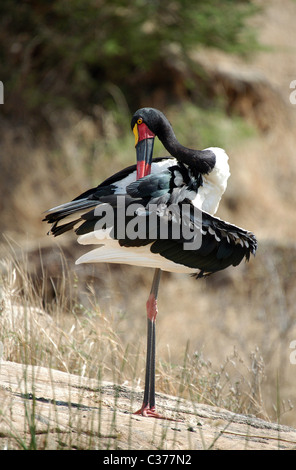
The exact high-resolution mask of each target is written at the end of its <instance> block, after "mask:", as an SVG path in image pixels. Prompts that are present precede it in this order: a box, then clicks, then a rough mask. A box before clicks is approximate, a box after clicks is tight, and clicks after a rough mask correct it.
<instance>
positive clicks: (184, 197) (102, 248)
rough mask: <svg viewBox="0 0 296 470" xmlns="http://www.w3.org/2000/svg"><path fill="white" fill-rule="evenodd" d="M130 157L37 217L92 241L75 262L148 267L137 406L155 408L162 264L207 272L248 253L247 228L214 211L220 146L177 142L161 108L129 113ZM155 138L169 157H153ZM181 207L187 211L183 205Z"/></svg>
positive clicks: (223, 175) (223, 163) (220, 181)
mask: <svg viewBox="0 0 296 470" xmlns="http://www.w3.org/2000/svg"><path fill="white" fill-rule="evenodd" d="M131 128H132V130H133V132H134V135H135V146H136V154H137V164H136V165H132V166H130V167H128V168H125V169H124V170H122V171H119V172H118V173H116V174H114V175H113V176H111V177H110V178H108V179H106V180H105V181H104V182H103V183H101V184H99V185H98V186H97V187H96V188H93V189H90V190H88V191H86V192H85V193H83V194H81V195H80V196H78V197H77V198H75V199H74V200H73V201H71V202H68V203H65V204H62V205H60V206H57V207H54V208H53V209H50V210H49V211H48V212H47V215H46V216H45V218H44V219H43V220H45V221H47V222H48V223H50V224H52V227H51V229H50V231H49V234H53V235H54V236H57V235H60V234H62V233H64V232H66V231H68V230H71V229H74V230H75V232H76V234H77V235H78V242H79V243H81V244H85V245H88V244H95V245H99V247H98V248H96V249H94V250H92V251H90V252H88V253H86V254H84V255H82V256H81V257H80V258H79V259H78V260H77V261H76V264H79V263H89V262H92V263H98V262H108V263H123V264H130V265H137V266H145V267H153V268H155V273H154V278H153V283H152V287H151V292H150V295H149V298H148V301H147V304H146V307H147V322H148V323H147V324H148V328H147V357H146V375H145V390H144V399H143V404H142V407H141V409H140V410H139V411H138V412H137V413H138V414H141V415H143V416H153V417H156V418H161V417H162V416H160V415H159V414H158V413H157V412H156V410H155V320H156V315H157V295H158V287H159V281H160V275H161V270H164V271H171V272H177V273H191V274H195V275H196V277H197V278H200V277H204V276H207V275H209V274H211V273H214V272H216V271H219V270H222V269H225V268H227V267H229V266H231V265H232V266H237V265H238V264H239V263H240V262H241V261H242V260H243V259H244V258H245V259H246V260H247V261H248V260H249V258H250V255H251V254H253V255H255V252H256V249H257V241H256V238H255V236H254V234H253V233H251V232H249V231H247V230H244V229H242V228H240V227H236V226H235V225H232V224H230V223H228V222H225V221H223V220H221V219H219V218H217V217H214V215H213V214H215V212H216V210H217V208H218V205H219V202H220V199H221V196H222V194H223V193H224V191H225V189H226V186H227V180H228V177H229V175H230V172H229V165H228V156H227V154H226V153H225V151H224V150H223V149H220V148H216V147H213V148H208V149H205V150H193V149H189V148H187V147H184V146H182V145H181V144H180V143H179V142H178V140H177V138H176V136H175V133H174V131H173V128H172V126H171V124H170V123H169V121H168V119H167V118H166V117H165V116H164V114H163V113H162V112H160V111H158V110H156V109H154V108H142V109H139V110H138V111H137V112H136V113H135V114H134V116H133V117H132V120H131ZM156 136H157V137H158V138H159V139H160V141H161V142H162V144H163V145H164V147H165V148H166V150H167V151H168V152H169V154H170V155H169V156H166V157H162V158H156V159H152V154H153V144H154V139H155V137H156ZM183 209H186V210H183Z"/></svg>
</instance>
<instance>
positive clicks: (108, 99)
mask: <svg viewBox="0 0 296 470" xmlns="http://www.w3.org/2000/svg"><path fill="white" fill-rule="evenodd" d="M255 11H257V7H255V6H254V4H253V3H252V2H251V1H245V0H240V1H235V0H224V1H223V2H219V1H218V0H209V1H208V2H204V1H202V0H180V1H174V0H161V1H153V2H152V1H149V0H136V1H134V2H131V1H129V0H110V1H108V2H107V1H105V0H73V1H71V2H69V1H68V0H55V1H52V2H48V1H43V2H36V1H33V0H31V1H26V2H17V1H16V0H3V1H2V2H1V5H0V16H1V20H2V24H1V32H0V46H1V47H0V63H1V77H0V78H1V80H2V81H3V83H4V85H5V94H6V105H5V108H4V112H5V113H8V114H13V113H16V114H17V115H21V117H24V116H25V115H26V113H28V112H30V113H32V112H33V111H34V112H35V113H39V117H40V115H41V116H42V114H43V113H44V111H45V109H44V108H46V107H47V106H48V105H50V106H53V107H55V108H60V109H65V108H68V107H69V106H70V107H74V108H75V109H78V110H81V111H83V112H87V113H91V112H92V110H93V106H94V104H97V103H99V104H100V105H103V106H104V107H105V108H106V107H110V106H112V105H113V106H114V93H113V92H112V90H113V89H114V88H112V87H114V86H115V87H118V88H119V90H120V91H121V93H123V94H124V96H125V97H126V100H127V102H128V103H129V104H133V105H135V106H137V100H138V99H139V97H140V94H141V85H142V84H143V77H145V74H148V73H149V71H151V70H152V69H154V70H155V69H156V70H158V71H159V73H160V74H161V70H162V69H163V70H165V69H164V68H165V66H166V65H167V62H168V59H169V57H170V51H171V49H172V48H173V49H174V51H178V55H179V57H182V60H184V61H185V62H186V61H187V62H188V61H189V60H190V59H189V53H190V51H191V50H192V48H197V47H200V46H207V47H215V48H219V49H223V50H226V51H230V52H236V53H247V52H250V51H251V50H253V49H254V47H256V39H255V35H254V31H253V30H252V29H250V27H249V26H248V24H247V20H248V18H249V17H250V15H252V14H253V13H254V12H255ZM146 78H147V77H146ZM146 78H145V80H144V83H145V87H146V88H147V90H148V91H149V86H151V83H149V77H148V79H146ZM163 86H164V87H165V86H166V83H165V80H164V83H163ZM142 91H143V90H142Z"/></svg>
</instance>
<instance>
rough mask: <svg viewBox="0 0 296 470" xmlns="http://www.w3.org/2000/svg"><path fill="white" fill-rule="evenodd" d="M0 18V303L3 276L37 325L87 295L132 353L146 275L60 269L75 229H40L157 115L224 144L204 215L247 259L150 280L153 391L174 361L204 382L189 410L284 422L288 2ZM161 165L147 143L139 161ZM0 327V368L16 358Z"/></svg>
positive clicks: (114, 167)
mask: <svg viewBox="0 0 296 470" xmlns="http://www.w3.org/2000/svg"><path fill="white" fill-rule="evenodd" d="M0 18H1V20H0V21H1V28H0V46H1V47H0V80H1V81H2V82H3V85H4V104H3V105H0V136H1V147H0V148H1V150H0V158H1V160H0V208H1V260H2V265H1V266H2V268H1V269H2V272H3V276H2V284H1V288H2V290H3V291H5V289H6V290H7V283H8V280H7V279H8V277H9V276H8V277H7V272H10V274H11V273H14V275H13V276H12V277H13V279H12V277H10V281H9V282H10V284H9V285H10V287H11V286H12V284H13V287H11V289H10V294H12V293H13V295H14V296H15V302H18V303H20V302H21V298H22V296H23V297H24V296H25V293H26V289H25V287H24V279H26V280H27V281H28V279H29V280H30V282H31V283H32V286H34V289H33V290H34V295H35V297H38V298H39V300H40V302H41V303H40V305H42V308H43V309H44V311H45V312H50V311H51V310H52V305H53V303H55V304H57V303H58V299H59V297H60V296H61V295H62V296H63V308H64V311H65V315H68V316H69V315H70V316H71V315H72V316H73V314H74V313H75V315H76V316H77V315H78V316H80V317H79V318H83V317H86V316H87V315H90V312H91V311H92V312H94V309H92V305H93V302H94V301H93V300H92V301H91V300H90V295H92V297H93V298H95V305H96V309H99V311H100V312H101V314H102V312H103V314H104V315H105V317H104V318H109V319H110V318H112V322H113V323H112V327H114V329H115V331H116V334H117V338H120V339H118V341H121V343H122V344H124V345H127V344H129V345H131V346H130V347H131V348H132V347H133V345H136V346H137V347H138V345H139V341H140V349H141V348H142V349H143V354H144V349H145V336H146V333H145V329H146V318H145V302H146V299H147V296H148V293H149V289H150V284H151V281H152V275H153V271H152V270H150V269H139V268H136V267H127V266H116V265H97V266H83V267H79V268H78V267H75V265H74V261H75V259H76V258H77V257H78V256H79V255H80V254H82V253H83V252H84V251H85V248H83V247H81V246H79V245H78V244H77V243H76V241H75V236H74V234H67V235H65V236H64V237H61V238H60V239H59V238H58V239H52V238H50V237H48V236H47V235H46V233H47V230H48V227H47V226H46V225H45V224H44V223H43V222H42V218H43V213H44V211H46V210H47V209H48V208H50V207H53V206H55V205H58V204H61V203H63V202H67V201H69V200H71V199H73V198H74V197H76V196H77V195H79V194H80V193H81V192H83V191H85V190H87V189H89V188H90V187H93V186H96V185H97V184H99V183H100V182H102V181H103V179H105V178H106V177H107V176H109V175H111V174H113V173H114V172H116V171H118V170H120V169H122V168H123V167H125V166H128V165H130V164H132V163H134V162H135V150H134V137H133V134H132V132H131V129H130V119H131V116H132V115H133V113H134V112H135V111H136V109H138V108H140V107H143V106H152V107H156V108H159V109H160V110H162V111H163V112H164V113H165V114H166V115H167V117H168V118H169V120H170V121H171V123H172V125H173V127H174V130H175V133H176V135H177V137H178V139H179V141H180V142H182V143H183V145H186V146H189V147H193V148H205V147H208V146H220V147H223V148H225V149H226V151H227V153H228V155H229V157H230V168H231V178H230V180H229V185H228V188H227V191H226V193H225V195H224V197H223V199H222V202H221V204H220V208H219V210H218V214H217V215H218V216H219V217H221V218H223V219H225V220H227V221H229V222H231V223H234V224H236V225H239V226H242V227H244V228H246V229H248V230H251V231H253V232H254V233H255V234H256V236H257V238H258V243H259V247H258V254H257V256H256V258H255V259H251V261H250V263H249V264H242V265H241V266H239V267H238V268H233V269H232V268H230V269H228V270H227V271H225V272H221V273H218V274H216V275H214V276H212V277H210V278H208V279H206V280H201V281H195V280H194V279H192V278H191V277H189V276H182V275H175V274H169V273H164V274H163V278H162V284H161V289H160V298H159V311H160V313H159V317H158V327H157V329H158V337H157V354H158V358H159V363H158V370H157V374H158V375H157V380H158V384H157V386H158V389H159V390H162V391H164V392H165V391H169V392H171V393H174V392H175V391H174V390H172V389H171V388H169V385H168V382H169V380H165V379H164V377H168V376H169V372H168V370H170V373H172V375H173V374H174V369H175V370H177V371H179V369H178V367H179V366H180V364H184V357H186V361H187V363H188V364H189V365H190V367H191V374H192V375H191V378H190V379H188V380H189V381H190V380H191V381H193V380H195V381H196V383H197V382H198V383H199V385H201V378H203V384H205V382H207V383H208V384H210V386H209V387H208V388H207V389H206V388H204V389H203V390H206V391H207V394H206V392H203V394H201V393H200V394H199V395H198V396H196V397H195V399H198V400H200V401H203V400H204V401H206V402H208V403H212V404H216V405H219V406H225V407H229V408H230V409H232V410H234V411H243V412H250V413H253V414H256V415H258V416H261V417H264V418H265V419H271V420H273V421H276V420H278V421H280V422H281V423H286V424H291V425H293V426H296V415H295V411H294V409H293V403H294V404H295V402H296V398H295V389H296V365H295V364H293V363H292V362H293V361H291V353H293V349H291V347H290V343H291V342H292V341H293V340H296V315H295V313H296V312H295V309H296V307H295V305H296V293H295V273H296V247H295V234H296V214H295V201H296V185H295V176H296V158H295V148H296V132H295V121H296V104H293V99H291V93H292V92H293V89H292V88H290V84H291V82H292V81H293V80H295V79H296V28H295V18H296V2H295V1H294V0H281V1H278V0H261V1H260V0H253V1H251V0H250V1H247V0H241V1H237V0H236V1H235V0H223V1H217V0H209V1H207V2H204V1H201V0H180V1H177V0H161V1H160V0H135V1H133V2H131V1H128V0H108V1H106V0H73V1H71V2H69V1H68V0H55V1H50V2H49V1H43V2H37V1H29V0H27V1H23V2H17V1H14V0H2V1H1V5H0ZM164 152H165V151H164V149H163V148H162V146H161V144H160V143H159V142H158V143H156V146H155V156H160V155H163V154H164ZM7 259H10V262H11V263H12V268H11V267H10V271H9V269H8V268H7V263H8V261H7ZM24 259H25V268H24V267H23V268H22V270H21V269H20V263H21V262H23V260H24ZM21 260H22V261H21ZM13 266H14V268H13ZM17 277H18V278H19V279H16V278H17ZM31 292H32V291H31ZM33 301H34V300H33V298H32V302H33ZM35 301H36V298H35ZM3 305H4V304H3ZM2 307H3V306H2ZM4 310H5V309H4V307H3V308H2V320H3V318H4V317H3V315H4V314H3V311H4ZM96 311H98V310H96ZM73 312H74V313H73ZM75 318H76V317H75ZM108 321H109V320H108ZM110 321H111V320H110ZM0 322H1V317H0ZM4 323H5V322H4V320H3V321H2V327H1V324H0V332H1V338H2V339H1V338H0V339H1V341H2V342H3V345H4V354H5V358H6V359H7V360H17V356H16V355H15V347H16V346H15V345H14V346H12V345H11V343H8V338H10V337H12V336H13V335H12V330H11V329H10V330H9V329H5V328H4V326H3V325H4ZM108 325H109V323H108ZM98 328H99V329H100V333H102V329H103V328H104V322H103V323H100V325H99V327H98ZM176 333H177V334H176ZM14 340H15V335H14ZM20 347H21V346H20V345H19V344H18V346H17V349H18V350H19V349H20ZM85 354H86V353H85ZM37 356H38V354H35V355H34V357H33V354H31V356H30V357H31V360H32V362H34V363H38V359H37ZM32 358H33V359H32ZM98 360H99V359H98ZM41 363H42V361H41ZM41 365H44V361H43V363H42V364H41ZM55 366H56V367H60V368H61V369H65V368H66V369H67V367H68V369H69V370H71V371H74V372H78V373H80V372H81V371H80V370H78V366H77V363H76V364H75V365H73V367H70V366H67V367H66V366H65V364H64V363H63V361H61V363H60V364H58V363H57V364H55ZM93 374H94V375H95V374H96V372H95V371H94V372H93ZM176 374H177V375H178V374H180V372H177V373H176ZM111 375H112V374H111ZM222 375H223V377H222ZM139 377H141V379H139V380H141V381H142V370H139ZM103 378H108V370H106V374H105V375H104V376H103ZM175 378H176V377H175ZM127 380H129V379H127ZM140 385H142V382H140ZM242 403H244V404H246V406H244V407H242Z"/></svg>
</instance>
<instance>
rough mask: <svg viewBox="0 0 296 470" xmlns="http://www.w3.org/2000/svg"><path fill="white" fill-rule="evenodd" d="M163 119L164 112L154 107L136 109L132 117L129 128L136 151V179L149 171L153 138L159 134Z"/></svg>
mask: <svg viewBox="0 0 296 470" xmlns="http://www.w3.org/2000/svg"><path fill="white" fill-rule="evenodd" d="M165 119H166V118H165V116H164V114H163V113H161V111H158V110H157V109H154V108H141V109H138V111H136V112H135V114H134V115H133V117H132V121H131V128H132V131H133V133H134V135H135V147H136V152H137V179H139V178H142V177H143V176H146V175H148V174H149V173H150V171H151V162H152V155H153V146H154V139H155V136H156V135H159V132H160V129H161V124H162V122H163V120H165Z"/></svg>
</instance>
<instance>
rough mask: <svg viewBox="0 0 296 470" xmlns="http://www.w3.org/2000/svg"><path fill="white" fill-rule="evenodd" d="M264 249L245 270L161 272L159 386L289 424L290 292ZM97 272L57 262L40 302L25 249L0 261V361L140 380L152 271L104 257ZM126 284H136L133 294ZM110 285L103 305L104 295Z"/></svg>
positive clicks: (39, 289) (140, 383)
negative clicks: (50, 291)
mask: <svg viewBox="0 0 296 470" xmlns="http://www.w3.org/2000/svg"><path fill="white" fill-rule="evenodd" d="M262 251H263V253H262V255H261V256H260V257H259V267H258V260H256V262H257V265H256V264H255V263H252V264H250V266H249V267H248V269H247V266H242V268H241V269H239V268H238V269H237V270H233V271H231V270H230V274H229V275H226V276H224V275H223V274H221V275H217V276H216V278H214V277H213V278H212V280H211V279H209V280H208V281H206V282H203V281H202V282H197V281H194V280H192V279H191V278H189V277H187V276H184V277H182V276H178V277H176V276H175V275H169V274H164V275H163V279H162V288H161V295H160V301H159V304H160V305H159V307H160V314H159V318H158V327H157V332H158V337H157V364H156V387H157V391H159V392H164V393H168V394H171V395H175V396H180V397H184V398H189V399H191V400H192V401H193V402H201V403H206V404H211V405H216V406H220V407H223V408H226V409H228V410H230V411H234V412H236V413H245V414H254V415H256V416H259V417H262V418H264V419H267V420H272V421H274V420H277V421H279V422H281V423H284V424H294V423H295V421H294V417H293V403H292V402H293V386H294V379H293V376H292V375H291V371H292V370H293V369H292V368H293V365H291V364H290V362H289V354H290V352H291V351H290V350H289V344H290V341H291V340H292V339H293V331H294V332H296V328H295V319H294V315H293V312H294V310H293V308H294V307H293V305H294V301H295V300H296V299H295V293H294V290H293V289H292V286H291V285H290V284H289V282H288V281H289V279H288V278H286V279H283V278H282V277H281V276H280V273H279V272H275V271H274V266H273V265H272V261H271V262H270V263H271V264H270V266H267V267H266V266H265V264H264V263H263V260H264V257H265V256H266V255H267V254H268V257H270V253H271V252H272V250H271V247H266V249H265V251H264V250H262ZM289 256H290V259H291V250H289ZM276 257H280V259H283V257H284V256H283V253H281V254H279V253H277V252H276V250H274V252H273V254H272V260H273V262H274V261H275V260H276ZM294 263H295V264H294V266H296V256H295V252H294ZM62 265H63V262H62V258H61V266H62ZM66 265H67V261H66V260H64V266H66ZM284 266H285V264H284V262H283V267H284ZM122 269H123V270H122ZM262 269H264V270H265V271H264V272H261V271H262ZM280 269H281V266H279V265H278V270H280ZM101 271H102V273H103V274H105V279H103V277H101V276H100V273H98V277H97V278H96V279H92V282H90V279H89V278H88V279H86V280H85V283H84V285H83V286H82V285H81V284H80V285H78V278H77V273H73V272H72V271H71V270H67V269H64V270H62V269H61V273H62V274H61V278H62V282H60V283H59V284H56V286H55V292H56V296H55V298H54V299H53V300H52V301H51V302H47V303H46V304H44V296H43V293H44V283H43V282H42V280H41V279H40V283H37V284H36V280H35V279H34V277H33V276H32V274H30V269H29V268H28V260H27V259H26V257H23V258H22V259H20V258H19V257H18V259H16V255H15V254H14V255H12V256H11V257H9V258H6V260H3V261H2V281H1V292H2V310H1V327H0V341H1V342H2V344H3V357H4V358H5V360H10V361H15V362H20V363H26V364H32V365H41V366H46V367H52V368H55V369H59V370H62V371H67V372H70V373H74V374H77V375H81V376H86V377H96V378H100V379H101V380H111V381H113V382H114V383H118V384H123V383H127V384H129V385H132V386H140V387H143V379H144V361H145V336H146V334H145V327H146V323H145V312H144V305H145V302H144V301H143V299H145V296H146V295H147V292H148V291H149V283H150V270H147V275H146V276H145V275H142V277H141V278H140V279H139V271H138V270H137V269H134V268H126V269H125V268H122V267H118V268H114V270H113V271H112V272H111V273H109V275H106V274H107V272H106V266H102V267H101ZM128 271H130V272H129V273H128ZM266 271H268V272H269V276H267V275H266ZM234 273H235V274H234ZM234 275H235V277H233V276H234ZM112 278H113V280H112ZM122 278H124V279H125V281H123V282H122V281H121V283H120V282H119V279H122ZM44 279H46V278H44ZM102 279H103V281H102ZM242 280H244V281H243V282H242ZM80 281H81V280H80ZM263 281H264V282H263ZM51 282H52V283H55V282H56V280H55V279H52V281H51ZM102 282H103V283H102ZM75 283H76V285H75ZM69 285H71V286H72V291H71V299H70V300H69V297H68V286H69ZM127 285H129V286H130V285H134V286H135V291H134V295H133V297H131V295H130V288H129V289H127ZM96 289H97V291H96ZM81 290H84V291H85V296H86V297H87V300H88V302H87V307H86V306H85V305H86V303H85V299H86V297H84V305H82V304H81V303H80V301H79V300H80V298H79V295H78V294H79V293H81ZM75 292H76V294H77V295H76V294H75ZM112 292H113V294H114V296H113V298H112V299H111V301H110V304H111V307H110V305H109V307H108V306H107V304H106V303H104V298H106V296H107V297H109V294H110V295H111V293H112ZM173 293H174V294H175V295H174V296H173ZM123 298H124V300H125V302H126V303H125V304H123V302H122V299H123ZM177 299H178V300H177ZM193 306H194V307H193ZM177 331H178V335H177V336H176V332H177ZM135 338H138V340H137V341H135ZM294 367H295V366H294ZM290 398H291V399H292V402H290Z"/></svg>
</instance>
